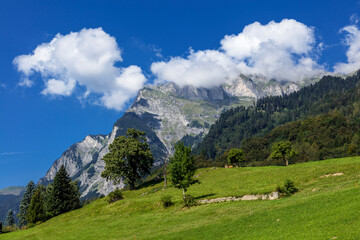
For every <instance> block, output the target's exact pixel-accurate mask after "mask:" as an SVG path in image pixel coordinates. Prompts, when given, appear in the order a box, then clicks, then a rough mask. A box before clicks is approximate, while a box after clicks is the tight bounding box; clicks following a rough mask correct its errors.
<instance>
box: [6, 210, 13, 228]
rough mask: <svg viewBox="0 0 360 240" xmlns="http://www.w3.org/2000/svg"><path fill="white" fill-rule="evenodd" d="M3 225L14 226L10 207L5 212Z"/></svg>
mask: <svg viewBox="0 0 360 240" xmlns="http://www.w3.org/2000/svg"><path fill="white" fill-rule="evenodd" d="M4 226H5V227H13V226H15V218H14V212H13V211H12V210H11V209H10V210H9V211H8V212H7V215H6V219H5V223H4Z"/></svg>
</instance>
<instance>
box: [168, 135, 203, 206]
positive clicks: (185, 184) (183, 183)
mask: <svg viewBox="0 0 360 240" xmlns="http://www.w3.org/2000/svg"><path fill="white" fill-rule="evenodd" d="M194 162H195V160H194V157H193V156H192V155H191V148H190V147H185V146H184V144H183V143H182V142H179V143H177V144H176V145H175V153H174V155H173V157H172V158H170V165H169V172H170V181H171V182H172V184H173V185H174V186H175V187H176V188H180V189H182V190H183V198H184V200H185V192H186V191H187V189H188V188H189V187H190V186H191V185H193V184H194V183H198V182H199V181H198V180H196V179H194V178H193V176H194V174H195V171H196V168H195V163H194Z"/></svg>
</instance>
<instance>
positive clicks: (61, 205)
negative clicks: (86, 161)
mask: <svg viewBox="0 0 360 240" xmlns="http://www.w3.org/2000/svg"><path fill="white" fill-rule="evenodd" d="M79 195H80V194H79V189H78V187H77V185H76V183H74V182H72V181H71V179H70V178H69V175H68V173H67V172H66V169H65V167H64V165H62V166H61V167H60V169H59V171H58V172H57V173H56V175H55V178H54V182H53V184H52V189H51V190H50V191H49V196H48V197H47V201H48V202H47V203H46V205H47V208H48V211H49V215H50V216H51V217H54V216H57V215H59V214H62V213H65V212H68V211H71V210H74V209H77V208H79V207H80V196H79Z"/></svg>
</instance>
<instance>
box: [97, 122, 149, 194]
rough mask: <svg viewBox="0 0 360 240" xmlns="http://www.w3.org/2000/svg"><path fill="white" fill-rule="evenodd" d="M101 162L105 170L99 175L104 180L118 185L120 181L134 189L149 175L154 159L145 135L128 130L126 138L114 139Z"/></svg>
mask: <svg viewBox="0 0 360 240" xmlns="http://www.w3.org/2000/svg"><path fill="white" fill-rule="evenodd" d="M109 151H110V152H109V153H107V154H106V155H105V156H104V157H103V160H104V161H105V170H104V171H103V172H102V173H101V176H102V177H103V178H106V180H114V182H115V183H120V182H121V180H122V179H125V181H126V182H127V183H128V184H129V185H130V189H131V190H134V189H135V183H136V181H137V180H138V179H141V178H142V177H144V176H145V175H146V174H149V173H150V169H151V167H152V165H153V162H154V158H153V155H152V153H151V151H150V148H149V145H148V143H147V141H146V138H145V133H144V132H141V131H139V130H136V129H133V128H132V129H128V130H127V132H126V136H119V137H117V138H115V140H114V142H113V143H111V144H110V146H109Z"/></svg>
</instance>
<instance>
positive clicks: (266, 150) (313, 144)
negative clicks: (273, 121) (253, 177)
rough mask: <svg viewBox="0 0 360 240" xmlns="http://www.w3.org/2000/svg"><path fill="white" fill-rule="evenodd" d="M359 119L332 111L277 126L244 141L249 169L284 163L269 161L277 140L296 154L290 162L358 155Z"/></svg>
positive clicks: (281, 161)
mask: <svg viewBox="0 0 360 240" xmlns="http://www.w3.org/2000/svg"><path fill="white" fill-rule="evenodd" d="M359 117H360V116H358V115H357V114H350V115H349V116H344V115H343V114H340V113H339V112H338V111H334V112H332V113H329V114H323V115H319V116H317V117H313V118H308V119H306V120H303V121H296V122H291V123H288V124H285V125H283V126H279V127H277V128H275V129H273V130H272V131H271V132H270V133H269V134H267V135H265V136H264V137H255V138H249V139H247V140H246V141H244V143H243V145H242V148H243V149H244V152H245V158H246V160H247V162H249V166H261V165H283V164H284V160H282V159H279V160H276V159H272V158H270V152H271V146H273V145H274V144H275V143H276V142H278V141H279V140H288V141H290V142H291V144H292V148H293V149H294V150H295V151H296V152H297V154H296V156H293V157H292V159H291V161H292V162H293V163H298V162H306V161H314V160H323V159H329V158H339V157H346V156H355V155H358V154H359V151H360V145H359V142H358V136H359V134H360V122H359V120H358V119H359Z"/></svg>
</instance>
